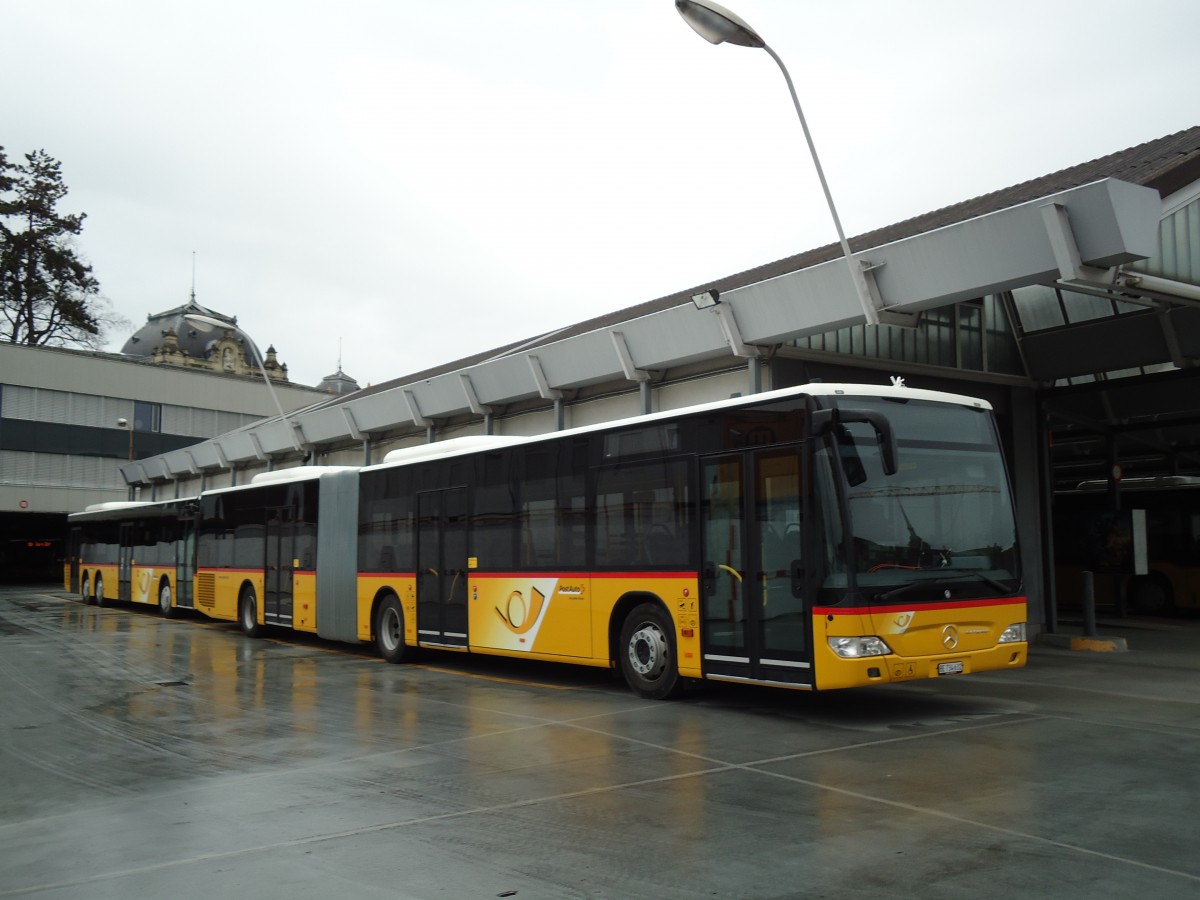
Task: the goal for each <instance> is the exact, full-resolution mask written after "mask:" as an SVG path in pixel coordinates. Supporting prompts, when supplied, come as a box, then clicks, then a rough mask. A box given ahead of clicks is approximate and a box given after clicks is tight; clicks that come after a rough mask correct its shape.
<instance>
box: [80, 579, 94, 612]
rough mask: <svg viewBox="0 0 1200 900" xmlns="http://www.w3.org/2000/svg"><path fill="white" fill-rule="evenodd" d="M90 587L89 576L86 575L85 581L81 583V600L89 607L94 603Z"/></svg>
mask: <svg viewBox="0 0 1200 900" xmlns="http://www.w3.org/2000/svg"><path fill="white" fill-rule="evenodd" d="M90 587H91V582H90V581H89V580H88V577H87V575H84V576H83V580H82V581H80V582H79V599H80V600H82V601H83V602H84V603H85V604H87V605H89V606H90V605H91V603H92V595H91V592H90V591H89V590H88V588H90Z"/></svg>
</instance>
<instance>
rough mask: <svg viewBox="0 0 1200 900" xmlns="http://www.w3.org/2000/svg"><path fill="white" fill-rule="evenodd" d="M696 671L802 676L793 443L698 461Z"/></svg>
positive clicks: (803, 624)
mask: <svg viewBox="0 0 1200 900" xmlns="http://www.w3.org/2000/svg"><path fill="white" fill-rule="evenodd" d="M703 478H704V480H703V488H702V490H703V492H704V493H703V512H702V528H703V534H704V558H703V561H702V569H701V595H702V602H703V612H704V617H703V620H704V628H703V640H704V671H705V674H706V675H711V676H715V677H717V678H726V679H734V680H747V681H764V682H777V683H783V684H797V685H807V684H811V683H812V656H811V649H810V641H809V637H808V635H809V632H810V630H811V624H810V622H809V616H808V612H807V608H806V604H805V602H804V597H803V571H804V569H803V565H802V562H801V549H802V529H801V498H802V492H801V459H800V452H799V449H798V448H794V447H792V448H783V449H778V448H777V449H770V450H757V451H747V452H744V453H734V454H725V455H722V456H717V457H711V458H708V459H705V460H704V461H703Z"/></svg>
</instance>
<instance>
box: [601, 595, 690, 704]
mask: <svg viewBox="0 0 1200 900" xmlns="http://www.w3.org/2000/svg"><path fill="white" fill-rule="evenodd" d="M617 652H618V656H619V658H620V663H621V674H622V675H624V676H625V681H626V682H627V683H628V684H629V686H630V687H631V688H632V689H633V692H634V693H635V694H637V695H638V696H639V697H645V698H646V699H648V700H666V699H669V698H671V697H674V696H676V695H677V694H678V693H679V692H680V690H681V689H682V687H683V679H682V678H680V677H679V664H678V660H677V658H676V653H675V628H674V626H673V624H672V623H671V619H670V617H669V616H668V615H667V614H666V612H665V611H664V610H663V608H662V607H661V606H659V605H658V604H657V603H642V604H639V605H638V606H636V607H634V609H633V612H631V613H630V614H629V615H628V617H626V619H625V624H624V625H623V626H622V627H621V643H620V646H619V647H618V651H617Z"/></svg>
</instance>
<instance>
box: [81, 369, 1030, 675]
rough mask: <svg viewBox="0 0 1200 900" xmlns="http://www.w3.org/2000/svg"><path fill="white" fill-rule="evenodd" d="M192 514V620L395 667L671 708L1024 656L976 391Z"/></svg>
mask: <svg viewBox="0 0 1200 900" xmlns="http://www.w3.org/2000/svg"><path fill="white" fill-rule="evenodd" d="M179 508H180V509H181V510H192V511H194V512H193V513H191V514H193V515H194V516H195V521H194V527H195V533H196V539H195V552H196V570H195V608H196V609H198V610H200V611H201V612H204V613H205V614H206V615H209V616H212V617H214V618H220V619H227V620H230V621H238V622H240V623H241V627H242V629H243V630H244V631H245V632H246V633H247V634H250V635H257V634H259V633H261V631H262V630H263V628H264V627H266V626H269V625H271V626H281V627H285V628H292V629H295V630H303V631H310V632H313V633H315V634H317V635H320V636H321V637H324V638H329V639H331V640H338V641H348V642H353V641H362V642H373V643H374V644H375V645H376V646H377V648H378V651H379V653H380V655H381V656H383V658H384V659H386V660H388V661H389V662H397V663H398V662H404V661H407V660H409V659H411V658H413V656H414V655H415V654H416V653H418V652H419V651H420V650H421V649H422V648H437V649H440V650H447V651H457V652H471V653H481V654H495V655H503V656H517V657H524V658H530V659H542V660H554V661H558V662H573V663H577V664H582V665H589V666H601V667H611V668H615V669H617V670H619V671H620V672H621V674H622V675H623V676H624V678H625V680H626V681H627V682H628V684H629V685H630V687H631V688H632V689H633V690H634V691H635V692H637V693H638V694H640V695H641V696H644V697H650V698H666V697H671V696H674V695H676V694H677V693H679V692H680V690H682V689H683V688H684V687H685V686H686V684H687V683H688V682H690V681H698V680H704V679H710V680H721V681H736V682H748V683H755V684H767V685H776V686H780V687H788V688H794V689H803V690H826V689H833V688H844V687H854V686H862V685H871V684H883V683H889V682H900V681H908V680H915V679H922V678H938V677H946V676H951V675H959V674H966V673H970V672H979V671H984V670H994V669H1005V668H1015V667H1019V666H1022V665H1024V663H1025V660H1026V654H1027V646H1028V645H1027V643H1026V602H1025V597H1024V595H1023V593H1022V589H1021V580H1020V564H1019V559H1018V550H1017V540H1016V527H1015V524H1014V517H1013V509H1012V501H1011V494H1010V491H1009V486H1008V482H1007V476H1006V474H1005V467H1004V462H1003V459H1002V457H1001V454H1000V449H999V444H998V441H997V435H996V429H995V425H994V422H993V419H992V416H991V412H990V407H989V406H988V405H987V404H986V403H985V402H983V401H980V400H975V399H972V398H969V397H962V396H958V395H949V394H942V393H935V392H930V391H921V390H914V389H909V388H905V387H902V386H892V387H876V386H863V385H833V384H815V385H806V386H802V387H798V388H791V389H785V390H780V391H773V392H770V393H765V394H759V395H755V396H753V397H749V398H737V399H733V400H727V401H721V402H716V403H710V404H705V405H702V406H696V407H691V408H688V409H682V410H674V411H671V412H666V413H658V414H653V415H649V416H642V417H638V418H636V419H627V420H623V421H619V422H610V423H605V424H603V425H597V426H589V427H585V428H577V429H572V430H568V431H562V432H557V433H554V434H549V435H542V436H538V437H486V436H477V437H469V438H460V439H452V440H448V441H444V442H440V443H434V444H428V445H424V446H421V447H413V448H406V449H403V450H397V451H393V452H392V453H390V454H388V456H387V458H386V460H385V461H384V462H383V463H381V464H379V465H374V466H368V467H365V468H361V469H358V468H345V467H304V468H299V469H290V470H280V471H278V472H272V473H266V475H263V476H257V477H256V479H255V480H254V482H253V483H252V484H249V485H245V486H240V487H233V488H223V489H219V490H214V491H208V492H205V493H203V494H201V496H200V497H199V498H198V500H197V501H195V502H192V503H183V504H181V505H180V507H179ZM97 571H99V570H97ZM100 574H101V577H110V576H107V575H105V574H104V573H103V572H100ZM85 593H86V592H85Z"/></svg>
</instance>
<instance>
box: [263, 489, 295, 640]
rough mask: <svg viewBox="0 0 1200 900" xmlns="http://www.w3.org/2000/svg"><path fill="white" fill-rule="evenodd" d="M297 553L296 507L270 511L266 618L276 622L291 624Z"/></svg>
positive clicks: (267, 531)
mask: <svg viewBox="0 0 1200 900" xmlns="http://www.w3.org/2000/svg"><path fill="white" fill-rule="evenodd" d="M295 553H296V509H295V507H293V506H279V507H275V508H273V509H268V510H267V527H266V554H267V558H266V565H265V569H266V571H265V577H264V582H263V594H264V596H263V618H264V619H265V620H266V621H267V622H271V623H274V624H277V625H287V626H289V627H290V626H291V624H292V580H293V564H294V563H295Z"/></svg>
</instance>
